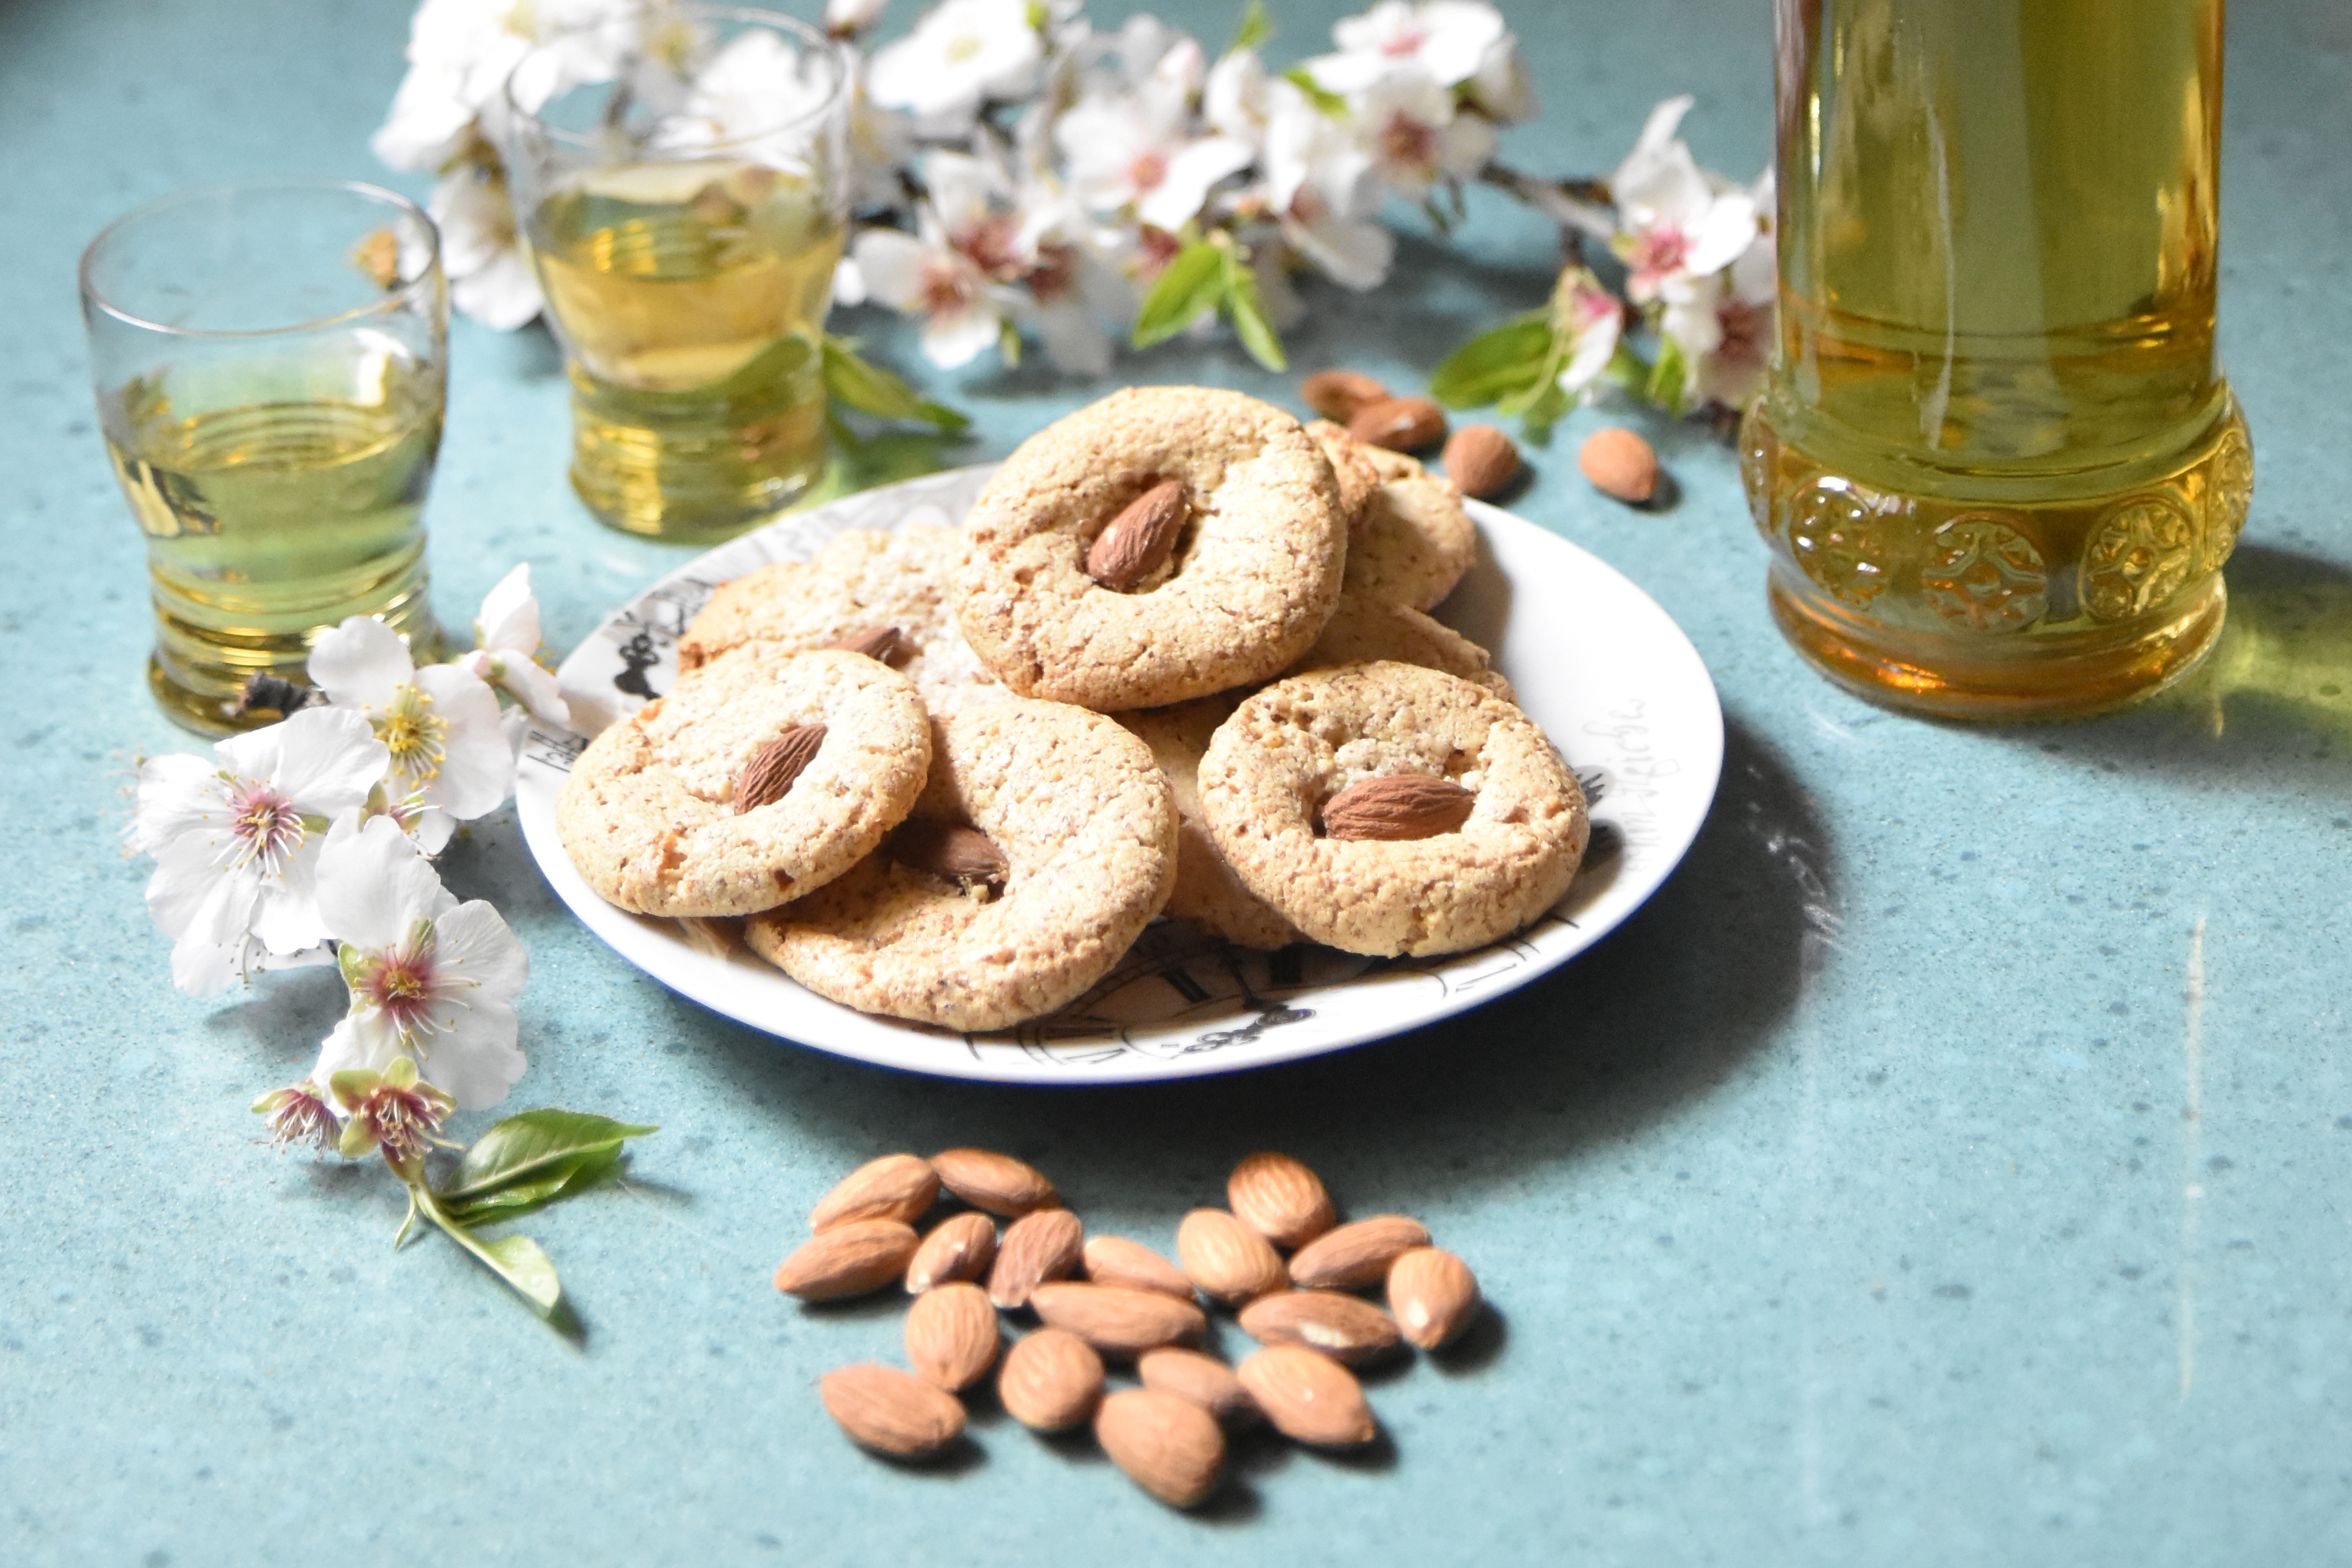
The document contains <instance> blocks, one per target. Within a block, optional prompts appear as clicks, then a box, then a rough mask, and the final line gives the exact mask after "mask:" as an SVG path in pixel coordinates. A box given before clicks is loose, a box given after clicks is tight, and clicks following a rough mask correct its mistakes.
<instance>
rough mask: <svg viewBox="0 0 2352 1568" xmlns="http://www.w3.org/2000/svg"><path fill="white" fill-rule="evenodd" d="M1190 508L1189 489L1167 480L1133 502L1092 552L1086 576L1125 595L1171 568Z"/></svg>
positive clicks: (1097, 538)
mask: <svg viewBox="0 0 2352 1568" xmlns="http://www.w3.org/2000/svg"><path fill="white" fill-rule="evenodd" d="M1190 510H1191V508H1190V507H1187V506H1186V505H1185V501H1184V486H1182V485H1181V484H1180V483H1178V482H1177V481H1176V480H1173V479H1163V480H1161V481H1160V483H1159V484H1157V485H1154V486H1152V487H1151V488H1150V489H1149V490H1146V491H1145V492H1144V493H1143V494H1142V495H1140V496H1138V497H1136V498H1135V499H1134V500H1132V501H1130V502H1129V503H1128V504H1127V506H1126V507H1124V508H1123V509H1122V510H1121V511H1120V512H1119V514H1118V516H1117V517H1113V518H1112V519H1111V520H1110V526H1109V527H1108V528H1104V529H1103V531H1102V532H1100V533H1098V534H1097V535H1096V536H1095V542H1094V543H1093V544H1091V545H1089V546H1088V547H1087V576H1088V577H1091V578H1093V579H1094V580H1096V581H1097V582H1099V583H1101V584H1102V585H1103V586H1104V587H1105V588H1108V589H1115V590H1117V591H1119V592H1122V593H1123V592H1125V591H1127V590H1129V589H1130V588H1133V587H1134V586H1135V585H1136V584H1137V583H1139V582H1140V581H1142V580H1144V579H1145V578H1147V577H1150V575H1151V574H1152V573H1153V572H1155V571H1157V570H1160V567H1162V566H1163V565H1165V564H1167V560H1168V557H1169V555H1170V553H1171V552H1172V551H1173V550H1174V549H1175V548H1176V536H1177V534H1178V533H1179V532H1181V530H1182V528H1183V527H1184V518H1185V517H1186V515H1187V514H1188V513H1189V512H1190Z"/></svg>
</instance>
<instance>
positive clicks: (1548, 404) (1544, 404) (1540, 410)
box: [1520, 377, 1576, 444]
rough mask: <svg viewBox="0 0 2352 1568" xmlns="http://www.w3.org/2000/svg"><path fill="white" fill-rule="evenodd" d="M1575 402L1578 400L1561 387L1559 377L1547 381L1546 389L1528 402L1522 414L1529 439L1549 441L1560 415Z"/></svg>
mask: <svg viewBox="0 0 2352 1568" xmlns="http://www.w3.org/2000/svg"><path fill="white" fill-rule="evenodd" d="M1575 403H1576V400H1575V399H1574V398H1573V397H1571V396H1570V395H1569V393H1568V392H1566V391H1564V390H1563V389H1562V388H1561V386H1560V384H1559V378H1558V377H1554V378H1553V379H1552V380H1551V381H1549V382H1546V383H1545V385H1544V390H1543V391H1542V392H1540V393H1538V394H1537V396H1536V398H1535V399H1534V401H1533V402H1529V403H1528V406H1527V408H1526V410H1525V411H1524V412H1523V413H1521V415H1520V419H1521V422H1522V423H1523V425H1524V427H1525V429H1526V431H1527V434H1528V440H1530V441H1534V442H1537V443H1539V444H1540V443H1548V442H1549V441H1550V440H1551V427H1552V426H1553V425H1554V424H1557V423H1559V417H1560V415H1562V414H1564V413H1567V412H1568V411H1569V410H1570V408H1572V407H1574V406H1575Z"/></svg>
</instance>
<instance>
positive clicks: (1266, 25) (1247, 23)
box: [1225, 0, 1274, 54]
mask: <svg viewBox="0 0 2352 1568" xmlns="http://www.w3.org/2000/svg"><path fill="white" fill-rule="evenodd" d="M1273 37H1274V24H1273V23H1272V22H1270V21H1268V20H1267V19H1266V15H1265V0H1249V4H1248V5H1246V6H1244V8H1243V10H1242V25H1241V26H1239V27H1236V28H1235V29H1234V41H1233V42H1232V43H1231V44H1229V45H1227V46H1226V47H1225V52H1226V53H1227V54H1232V53H1234V52H1235V51H1236V50H1240V49H1262V48H1264V47H1265V46H1266V44H1267V43H1268V42H1269V41H1270V40H1272V38H1273Z"/></svg>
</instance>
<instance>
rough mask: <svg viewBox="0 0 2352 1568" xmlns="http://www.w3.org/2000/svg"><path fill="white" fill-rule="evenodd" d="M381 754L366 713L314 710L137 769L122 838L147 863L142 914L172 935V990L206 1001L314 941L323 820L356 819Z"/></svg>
mask: <svg viewBox="0 0 2352 1568" xmlns="http://www.w3.org/2000/svg"><path fill="white" fill-rule="evenodd" d="M389 761H390V756H389V753H388V752H387V750H386V748H385V747H384V746H383V744H382V743H381V742H380V741H378V740H377V739H376V738H375V737H374V736H373V734H372V733H370V731H369V727H368V726H367V723H366V721H365V720H363V719H362V718H361V717H359V716H357V715H353V714H348V713H341V712H337V711H335V710H333V709H328V708H310V709H305V710H304V711H302V712H299V713H297V714H295V715H294V716H291V717H290V718H288V719H286V720H285V721H284V722H282V723H279V724H274V725H270V726H268V727H267V728H264V729H257V730H255V731H253V732H252V733H251V734H248V735H239V736H232V737H229V738H228V739H226V740H223V741H220V742H218V743H217V744H216V745H215V746H214V747H213V760H212V761H210V762H207V761H205V759H204V758H200V757H192V756H189V755H187V754H185V753H178V754H174V755H173V756H169V757H158V758H152V759H151V760H150V761H148V762H147V763H145V764H144V765H143V766H142V767H141V768H140V769H139V806H138V810H137V812H136V814H135V815H134V816H133V817H132V819H131V829H130V832H129V841H130V845H131V848H132V849H133V850H136V851H138V852H142V853H144V854H149V855H152V856H153V857H154V859H155V873H154V875H153V876H152V877H150V878H149V879H148V883H147V909H148V913H149V914H150V915H152V916H153V917H154V920H155V924H156V925H159V926H161V927H162V928H163V934H164V935H165V936H169V937H171V938H172V939H173V947H172V980H173V984H174V985H176V986H178V987H179V988H181V989H182V990H184V991H188V992H191V993H193V994H194V995H196V996H211V995H213V994H215V993H216V992H218V991H221V990H223V989H226V987H227V986H228V983H229V982H230V981H231V980H233V979H236V978H239V977H242V976H244V975H246V974H247V973H249V972H250V971H251V970H253V969H255V968H259V967H283V965H282V960H283V959H285V958H288V957H292V956H298V955H301V954H303V953H305V952H306V951H307V950H309V949H311V948H315V947H317V946H318V945H319V943H320V941H321V940H322V939H323V938H324V937H325V936H326V935H327V932H326V928H325V925H324V924H323V922H322V920H321V917H320V912H319V904H318V897H317V873H318V859H319V853H320V847H321V845H322V844H323V843H324V841H325V839H326V836H327V832H328V829H329V825H330V823H331V821H334V820H335V819H338V818H342V817H345V816H349V815H355V814H356V812H357V811H358V810H359V808H360V807H361V805H362V803H363V802H364V801H365V800H367V796H368V791H369V790H370V789H372V788H373V786H374V785H375V783H376V781H377V780H378V779H382V778H383V776H384V771H385V768H386V766H387V764H388V763H389ZM273 959H275V960H279V962H278V963H273V962H272V960H273Z"/></svg>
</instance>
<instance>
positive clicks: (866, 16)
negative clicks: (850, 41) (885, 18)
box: [824, 0, 889, 38]
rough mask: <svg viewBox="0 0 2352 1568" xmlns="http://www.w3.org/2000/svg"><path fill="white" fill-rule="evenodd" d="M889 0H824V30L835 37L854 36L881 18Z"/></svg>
mask: <svg viewBox="0 0 2352 1568" xmlns="http://www.w3.org/2000/svg"><path fill="white" fill-rule="evenodd" d="M888 4H889V0H825V4H824V30H825V31H826V32H828V33H831V34H832V35H833V36H834V37H836V38H849V37H856V35H858V34H860V33H863V32H865V31H866V29H867V28H869V27H871V26H874V24H875V23H877V22H879V21H880V20H881V19H882V8H883V7H884V6H885V5H888Z"/></svg>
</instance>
